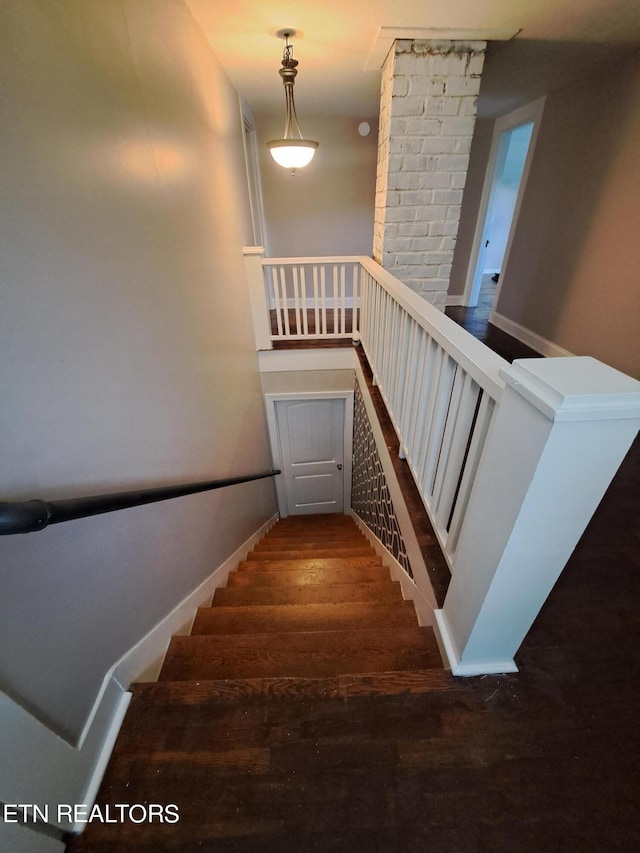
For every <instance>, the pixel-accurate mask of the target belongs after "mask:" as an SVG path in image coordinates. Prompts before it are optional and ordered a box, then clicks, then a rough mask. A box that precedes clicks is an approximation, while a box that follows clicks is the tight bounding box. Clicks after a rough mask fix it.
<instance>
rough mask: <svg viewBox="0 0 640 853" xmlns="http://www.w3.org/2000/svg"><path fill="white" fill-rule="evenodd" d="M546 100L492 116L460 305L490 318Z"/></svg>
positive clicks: (485, 317) (486, 320)
mask: <svg viewBox="0 0 640 853" xmlns="http://www.w3.org/2000/svg"><path fill="white" fill-rule="evenodd" d="M543 106H544V98H541V99H539V100H537V101H533V102H532V103H531V104H527V105H526V106H524V107H521V108H520V109H517V110H514V111H513V112H511V113H508V114H507V115H505V116H502V117H500V118H498V119H497V120H496V123H495V128H494V132H493V139H492V142H491V151H490V154H489V160H488V166H487V172H486V175H485V182H484V188H483V193H482V200H481V202H480V209H479V212H478V220H477V223H476V233H475V237H474V242H473V248H472V251H471V256H470V259H469V267H468V270H467V281H466V285H465V293H464V299H463V304H464V305H467V306H470V307H476V308H477V310H478V313H481V314H482V318H483V320H484V321H485V322H488V320H489V317H490V314H491V312H492V311H493V309H494V306H495V304H496V302H497V299H498V296H499V293H500V290H501V288H502V286H503V284H504V281H505V279H506V274H507V264H508V259H509V249H510V246H511V241H512V237H513V233H514V231H515V225H516V222H517V218H518V212H519V209H520V204H521V200H522V196H523V192H524V187H525V184H526V181H527V177H528V174H529V169H530V166H531V160H532V156H533V149H534V146H535V141H536V137H537V132H538V127H539V123H540V117H541V115H542V109H543Z"/></svg>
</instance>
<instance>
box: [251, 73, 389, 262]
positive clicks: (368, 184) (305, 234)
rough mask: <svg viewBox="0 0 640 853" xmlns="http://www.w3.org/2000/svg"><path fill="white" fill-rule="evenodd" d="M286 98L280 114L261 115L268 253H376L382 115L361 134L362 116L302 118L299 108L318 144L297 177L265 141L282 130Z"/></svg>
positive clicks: (303, 122)
mask: <svg viewBox="0 0 640 853" xmlns="http://www.w3.org/2000/svg"><path fill="white" fill-rule="evenodd" d="M274 85H277V81H274ZM282 103H283V106H282V115H280V114H279V115H277V116H271V117H269V116H262V117H259V118H258V140H259V143H258V144H259V154H260V168H261V172H262V188H263V196H264V208H265V218H266V230H267V241H268V248H269V254H270V255H271V257H314V256H317V255H365V256H367V257H371V250H372V245H373V212H374V199H375V189H376V161H377V144H378V123H377V120H375V119H366V120H367V121H369V124H370V125H371V133H370V134H369V136H366V137H362V136H360V135H359V134H358V125H359V123H360V119H352V118H345V117H342V116H332V117H331V118H327V117H326V116H325V117H314V116H305V115H304V112H303V111H301V112H300V126H301V128H302V132H303V134H304V135H305V136H306V137H307V138H308V139H315V140H316V141H318V142H319V143H320V147H319V148H318V150H317V151H316V155H315V157H314V159H313V160H312V161H311V163H310V164H309V165H308V166H305V168H304V169H299V170H298V172H297V173H296V176H295V177H292V176H291V173H290V172H289V171H288V170H286V169H283V168H282V166H278V165H277V164H276V163H275V162H274V160H273V158H272V157H271V155H270V154H269V151H268V149H267V148H266V147H265V142H267V141H268V140H270V139H278V138H280V137H281V136H282V133H283V124H284V96H283V99H282ZM363 120H364V119H363Z"/></svg>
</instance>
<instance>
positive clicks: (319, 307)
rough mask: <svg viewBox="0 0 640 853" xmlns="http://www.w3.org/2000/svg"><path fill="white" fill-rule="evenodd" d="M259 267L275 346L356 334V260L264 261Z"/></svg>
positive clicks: (358, 268)
mask: <svg viewBox="0 0 640 853" xmlns="http://www.w3.org/2000/svg"><path fill="white" fill-rule="evenodd" d="M262 267H263V270H264V281H265V287H266V299H267V306H268V310H269V317H270V321H271V339H272V340H273V341H280V340H304V339H321V338H351V337H353V333H354V332H357V330H358V322H359V318H358V308H359V305H360V271H361V264H360V258H357V257H354V258H265V259H264V260H263V262H262Z"/></svg>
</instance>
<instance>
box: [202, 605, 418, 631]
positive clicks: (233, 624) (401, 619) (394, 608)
mask: <svg viewBox="0 0 640 853" xmlns="http://www.w3.org/2000/svg"><path fill="white" fill-rule="evenodd" d="M415 624H416V615H415V611H414V608H413V605H412V604H411V602H408V601H391V602H379V601H367V602H353V603H350V604H349V603H343V602H340V603H335V604H290V605H284V606H282V605H280V606H277V605H276V606H273V605H262V606H260V605H255V606H253V607H217V608H212V607H201V608H200V609H199V610H198V613H197V615H196V618H195V621H194V623H193V627H192V629H191V634H192V635H194V634H226V633H229V634H232V633H239V634H240V633H247V634H248V633H252V632H257V633H261V632H264V631H301V630H308V631H320V630H334V629H336V628H344V629H346V628H350V627H354V628H356V627H358V628H363V627H372V628H373V627H376V626H377V625H383V626H386V627H389V626H391V625H396V626H399V625H407V626H412V625H415Z"/></svg>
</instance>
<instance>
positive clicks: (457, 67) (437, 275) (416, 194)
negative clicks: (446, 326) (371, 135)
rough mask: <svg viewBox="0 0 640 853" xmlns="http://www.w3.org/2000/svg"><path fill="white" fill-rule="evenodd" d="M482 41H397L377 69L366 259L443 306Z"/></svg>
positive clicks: (483, 45) (465, 174) (481, 57)
mask: <svg viewBox="0 0 640 853" xmlns="http://www.w3.org/2000/svg"><path fill="white" fill-rule="evenodd" d="M485 48H486V42H483V41H472V42H462V41H418V40H414V41H396V42H395V43H394V46H393V48H392V49H391V50H390V51H389V55H388V56H387V58H386V60H385V63H384V66H383V69H382V92H381V100H380V133H379V138H378V174H377V182H376V207H375V226H374V238H373V257H374V259H375V260H376V261H378V263H380V264H382V266H383V267H384V268H385V269H388V270H389V272H391V273H393V275H395V276H396V277H397V278H399V279H400V280H401V281H403V282H404V283H405V284H407V285H408V286H409V287H411V289H412V290H415V291H416V292H417V293H419V294H420V295H421V296H422V297H424V298H425V299H426V300H428V301H429V302H431V303H433V304H434V305H436V306H438V307H439V308H441V309H444V306H445V302H446V296H447V290H448V288H449V276H450V273H451V262H452V260H453V250H454V247H455V241H456V234H457V232H458V221H459V219H460V205H461V203H462V191H463V189H464V184H465V180H466V176H467V168H468V165H469V150H470V148H471V137H472V136H473V128H474V125H475V116H476V101H477V95H478V91H479V89H480V77H481V74H482V66H483V63H484V51H485Z"/></svg>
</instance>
